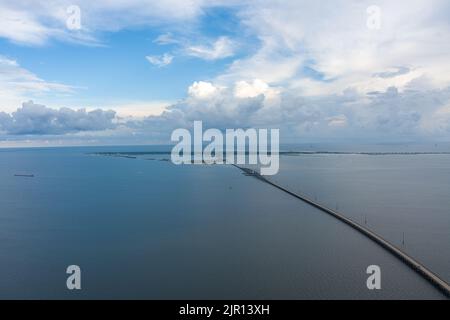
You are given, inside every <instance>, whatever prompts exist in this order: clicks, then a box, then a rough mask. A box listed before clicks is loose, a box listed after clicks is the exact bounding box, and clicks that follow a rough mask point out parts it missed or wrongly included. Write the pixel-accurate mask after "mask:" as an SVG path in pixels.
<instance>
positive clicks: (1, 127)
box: [0, 101, 116, 135]
mask: <svg viewBox="0 0 450 320" xmlns="http://www.w3.org/2000/svg"><path fill="white" fill-rule="evenodd" d="M114 118H115V112H114V111H110V110H109V111H103V110H100V109H96V110H93V111H89V112H87V111H86V110H85V109H79V110H73V109H69V108H61V109H59V110H57V109H51V108H47V107H46V106H44V105H40V104H35V103H33V101H28V102H24V103H23V104H22V107H21V108H19V109H17V111H15V112H13V113H12V114H10V115H9V114H7V113H4V112H0V131H3V132H5V133H6V134H10V135H61V134H67V133H76V132H81V131H101V130H106V129H113V128H115V127H116V125H115V124H114V122H113V120H114Z"/></svg>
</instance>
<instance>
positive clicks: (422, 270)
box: [233, 164, 450, 298]
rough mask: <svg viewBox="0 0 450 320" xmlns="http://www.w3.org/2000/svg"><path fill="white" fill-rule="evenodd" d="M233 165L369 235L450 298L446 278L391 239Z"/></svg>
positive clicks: (251, 171) (246, 169) (255, 173)
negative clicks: (392, 242)
mask: <svg viewBox="0 0 450 320" xmlns="http://www.w3.org/2000/svg"><path fill="white" fill-rule="evenodd" d="M233 166H235V167H236V168H238V169H240V170H242V171H243V172H244V173H245V174H246V175H248V176H253V177H255V178H257V179H259V180H261V181H263V182H266V183H268V184H270V185H272V186H274V187H275V188H277V189H279V190H281V191H284V192H286V193H288V194H290V195H291V196H293V197H295V198H297V199H300V200H302V201H304V202H306V203H308V204H310V205H311V206H313V207H315V208H317V209H319V210H321V211H322V212H325V213H327V214H329V215H331V216H333V217H334V218H336V219H338V220H340V221H341V222H343V223H345V224H347V225H348V226H350V227H351V228H353V229H355V230H357V231H359V232H360V233H362V234H363V235H365V236H366V237H368V238H369V239H371V240H372V241H374V242H376V243H377V244H378V245H380V246H381V247H383V248H384V249H386V250H387V251H389V252H390V253H391V254H393V255H394V256H396V257H397V258H399V259H400V260H401V261H402V262H404V263H405V264H406V265H408V266H409V267H410V268H412V269H413V270H414V271H416V272H417V273H418V274H420V275H421V276H422V277H423V278H424V279H425V280H427V281H428V282H430V283H431V284H432V285H433V286H435V287H436V288H437V289H439V290H440V291H441V292H442V293H443V294H444V295H445V296H447V297H448V298H450V285H449V284H448V283H447V282H446V281H445V280H443V279H441V278H440V277H439V276H438V275H437V274H435V273H434V272H432V271H431V270H429V269H428V268H427V267H425V266H424V265H423V264H422V263H420V262H419V261H417V260H415V259H414V258H412V257H411V256H409V255H408V254H407V253H405V252H404V251H402V250H401V249H400V248H398V247H396V246H395V245H393V244H391V243H390V242H389V241H387V240H386V239H384V238H383V237H381V236H380V235H378V234H376V233H375V232H373V231H371V230H369V229H368V228H366V227H364V226H362V225H361V224H359V223H357V222H355V221H353V220H352V219H350V218H347V217H345V216H344V215H343V214H341V213H339V212H337V211H335V210H332V209H330V208H328V207H326V206H324V205H322V204H320V203H318V202H316V201H314V200H311V199H309V198H308V197H306V196H304V195H301V194H298V193H295V192H292V191H290V190H288V189H286V188H284V187H282V186H281V185H279V184H277V183H275V182H272V181H270V180H268V179H266V178H265V177H264V176H262V175H260V174H259V173H258V172H257V171H255V170H252V169H249V168H245V167H240V166H238V165H235V164H233Z"/></svg>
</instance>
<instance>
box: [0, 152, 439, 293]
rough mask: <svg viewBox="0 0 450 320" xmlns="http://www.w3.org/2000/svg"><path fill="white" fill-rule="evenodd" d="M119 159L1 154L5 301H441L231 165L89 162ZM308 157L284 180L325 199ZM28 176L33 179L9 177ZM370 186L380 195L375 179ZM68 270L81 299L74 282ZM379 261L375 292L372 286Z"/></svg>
mask: <svg viewBox="0 0 450 320" xmlns="http://www.w3.org/2000/svg"><path fill="white" fill-rule="evenodd" d="M130 149H132V148H129V147H127V148H124V150H130ZM134 149H135V150H137V151H139V150H142V149H143V148H142V147H139V148H134ZM117 150H121V149H120V148H85V149H83V148H64V149H28V150H1V151H0V194H1V198H0V239H1V241H0V261H1V262H2V263H1V264H0V272H1V275H2V276H1V278H0V289H1V290H0V296H1V297H2V298H174V299H175V298H179V299H195V298H211V299H213V298H224V299H231V298H234V299H241V298H273V299H276V298H279V299H281V298H292V299H295V298H307V299H310V298H324V299H325V298H442V295H441V294H440V293H439V292H438V291H437V290H436V289H435V288H434V287H432V286H431V285H429V284H428V283H427V282H425V281H424V280H423V279H422V278H420V277H419V276H417V274H415V273H414V272H413V271H411V270H410V269H409V268H407V267H405V266H404V265H403V264H402V263H401V262H399V261H398V260H397V259H396V258H394V257H393V256H391V255H390V254H389V253H387V252H385V251H384V250H383V249H381V248H380V247H378V246H377V245H376V244H374V243H372V242H371V241H370V240H368V239H366V238H365V237H364V236H362V235H360V234H359V233H357V232H355V231H354V230H352V229H351V228H349V227H347V226H345V225H343V224H341V223H339V222H337V221H336V220H335V219H333V218H331V217H329V216H327V215H325V214H323V213H321V212H320V211H318V210H316V209H314V208H311V207H309V206H308V205H306V204H304V203H302V202H300V201H298V200H296V199H293V198H292V197H290V196H289V195H286V194H284V193H283V192H281V191H277V190H275V189H274V188H272V187H271V186H269V185H267V184H264V183H261V182H260V181H258V180H257V179H253V178H252V177H247V176H244V175H242V174H241V172H240V171H239V170H237V169H236V168H234V167H231V166H174V165H173V164H171V163H170V162H167V161H158V159H157V156H155V157H156V158H155V159H156V160H154V161H149V160H146V157H145V156H138V157H136V158H135V159H134V158H122V157H105V156H103V157H102V156H93V155H87V153H91V152H97V151H117ZM152 150H153V149H152ZM301 159H303V160H301ZM308 159H312V158H308ZM283 161H284V160H283ZM298 161H300V162H298ZM304 161H310V160H305V159H304V158H295V159H294V158H290V160H288V161H287V162H286V163H285V164H284V165H283V163H282V167H281V168H282V169H283V166H286V168H285V169H283V170H282V171H281V172H280V174H279V175H278V176H276V177H275V178H276V179H282V180H284V179H286V178H285V174H287V173H288V172H289V170H290V172H291V174H292V178H291V180H285V181H286V183H287V184H293V183H294V184H295V186H300V187H302V188H306V187H309V186H310V187H311V188H313V189H311V190H313V192H316V193H318V194H320V197H321V198H323V199H327V198H326V194H327V193H328V194H331V193H332V190H330V189H327V188H323V190H321V189H320V187H319V186H320V183H318V182H314V181H315V179H313V177H312V174H313V173H314V172H316V173H317V174H318V175H317V179H318V180H321V181H322V184H323V185H326V183H325V181H326V180H325V178H324V176H326V174H322V175H320V174H319V172H320V171H321V170H319V168H317V170H311V171H308V172H309V173H308V174H310V175H311V176H310V177H309V179H310V180H308V179H306V178H305V177H302V179H296V178H294V177H295V175H298V174H299V172H300V171H301V172H303V168H304V167H308V166H309V167H311V166H312V164H310V165H308V163H307V162H306V163H305V162H304ZM311 161H312V162H313V163H320V162H317V161H315V160H311ZM297 162H298V163H297ZM324 167H326V165H324ZM289 168H291V169H289ZM295 168H297V169H295ZM23 172H24V173H27V174H28V173H30V174H34V177H33V178H27V177H15V176H14V174H16V173H23ZM294 173H295V174H294ZM291 174H287V175H288V176H289V175H291ZM374 176H377V175H374ZM317 179H316V180H317ZM392 179H394V178H393V177H392ZM300 180H301V181H303V182H305V183H306V182H307V181H310V182H309V184H304V185H300V184H298V182H299V181H300ZM447 181H448V180H447ZM315 183H316V184H315ZM336 183H337V182H336ZM366 185H369V186H372V187H371V189H368V194H367V196H366V198H364V197H362V196H361V199H367V200H371V199H372V198H373V194H369V193H370V192H371V191H372V190H374V188H376V183H375V184H374V183H373V182H371V183H369V184H366ZM314 188H315V189H314ZM341 188H342V189H341V190H340V193H338V195H339V196H342V194H344V193H345V188H351V187H350V186H345V187H344V186H342V187H341ZM327 190H328V191H327ZM319 191H320V193H319ZM347 192H350V191H347ZM396 192H397V191H396ZM430 193H431V192H430ZM400 195H401V194H400ZM350 196H351V195H350ZM350 196H347V198H351V197H350ZM343 198H344V199H345V197H343ZM371 201H373V200H371ZM372 203H373V202H370V201H369V202H367V203H365V204H364V208H371V207H372V206H373V204H372ZM420 203H421V202H419V201H418V202H415V203H414V205H418V204H420ZM341 205H342V206H344V207H345V204H344V203H342V204H341ZM355 205H356V204H355ZM367 215H368V216H369V221H370V222H369V223H375V220H373V221H372V216H371V215H370V214H369V213H367ZM411 217H413V216H411ZM379 221H380V222H379V223H380V224H382V223H383V222H385V220H379ZM390 221H391V222H388V224H392V225H393V224H395V223H396V222H395V221H392V220H390ZM421 227H422V226H421ZM405 228H406V227H405ZM411 228H412V227H411ZM440 230H441V229H439V228H437V229H435V233H439V232H440ZM411 232H412V231H410V230H409V229H406V231H405V234H406V235H407V236H406V238H407V240H406V243H407V246H408V247H409V246H412V245H413V240H412V239H411V237H412V233H411ZM393 234H394V235H396V234H397V232H393ZM430 241H431V240H430ZM433 241H434V240H433ZM436 241H437V240H436ZM433 243H434V242H433ZM447 243H448V242H447ZM430 254H431V253H430ZM71 264H77V265H79V266H80V267H81V269H82V290H81V291H78V292H72V291H70V292H69V291H68V290H67V289H66V287H65V284H66V276H67V275H66V274H65V270H66V267H67V266H68V265H71ZM370 264H377V265H379V266H380V267H381V270H382V290H380V291H369V290H368V289H367V287H366V279H367V275H366V273H365V270H366V268H367V266H368V265H370Z"/></svg>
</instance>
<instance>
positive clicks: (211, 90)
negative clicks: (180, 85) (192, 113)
mask: <svg viewBox="0 0 450 320" xmlns="http://www.w3.org/2000/svg"><path fill="white" fill-rule="evenodd" d="M218 91H219V88H217V87H215V86H214V85H213V84H212V83H211V82H205V81H198V82H197V81H195V82H194V83H193V84H192V85H191V86H189V89H188V93H189V96H190V97H193V98H198V99H205V98H208V97H212V96H214V95H215V94H216V93H218Z"/></svg>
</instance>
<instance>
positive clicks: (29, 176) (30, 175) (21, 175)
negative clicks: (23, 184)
mask: <svg viewBox="0 0 450 320" xmlns="http://www.w3.org/2000/svg"><path fill="white" fill-rule="evenodd" d="M14 177H26V178H34V174H15V175H14Z"/></svg>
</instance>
